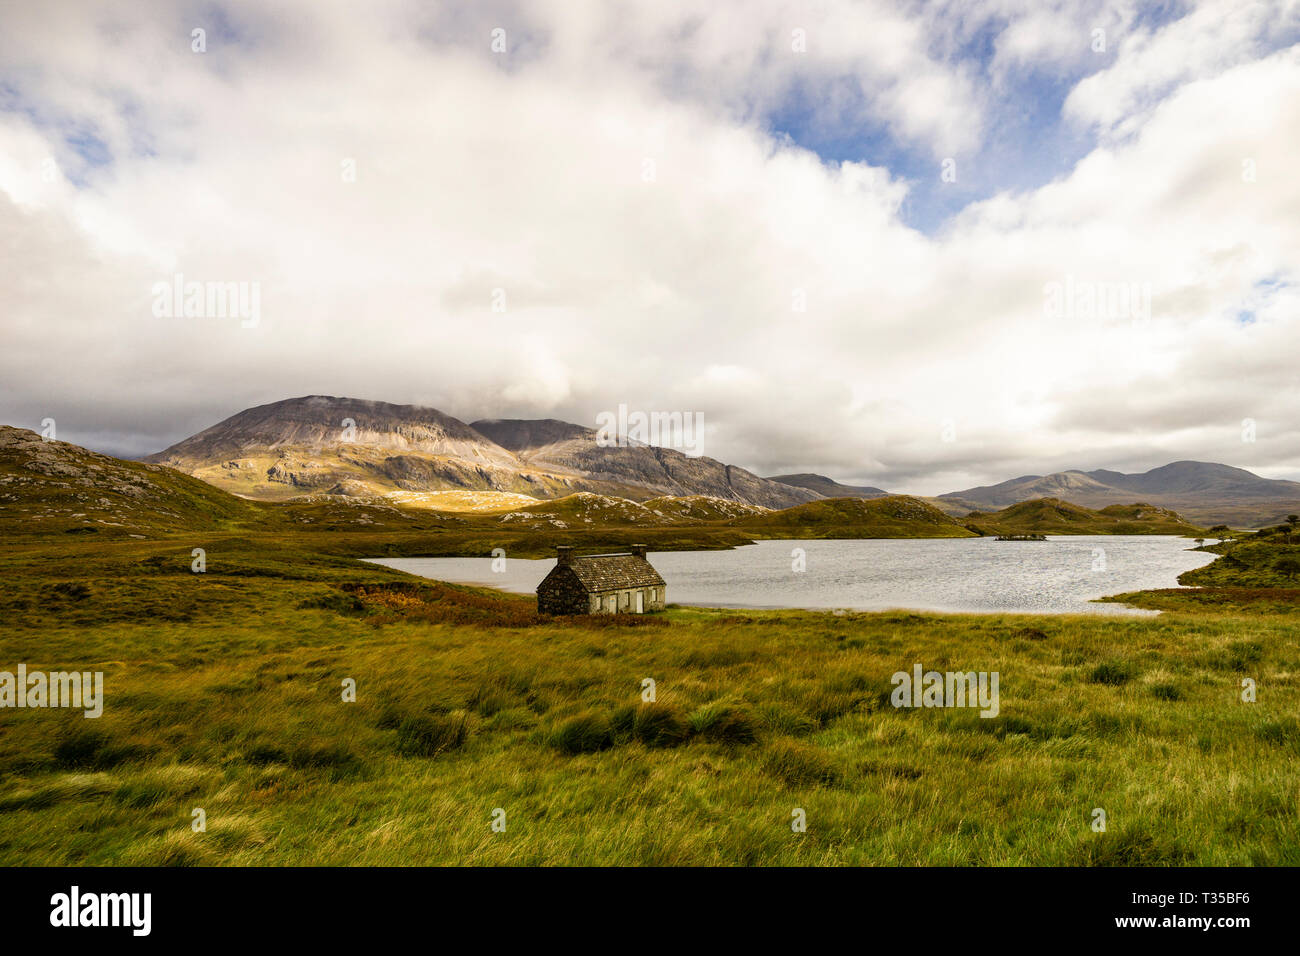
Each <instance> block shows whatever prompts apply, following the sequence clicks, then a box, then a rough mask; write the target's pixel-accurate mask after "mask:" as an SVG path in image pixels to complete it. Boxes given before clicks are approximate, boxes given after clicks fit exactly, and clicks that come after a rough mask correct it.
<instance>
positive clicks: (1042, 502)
mask: <svg viewBox="0 0 1300 956" xmlns="http://www.w3.org/2000/svg"><path fill="white" fill-rule="evenodd" d="M962 523H963V524H965V525H966V527H968V528H973V529H975V530H978V531H982V532H983V533H984V534H1029V533H1037V534H1181V535H1195V534H1198V533H1200V532H1201V529H1200V528H1198V527H1196V526H1195V525H1193V524H1191V523H1189V522H1187V521H1185V520H1184V519H1183V517H1182V516H1181V515H1179V514H1178V513H1177V512H1175V511H1170V510H1169V509H1167V508H1157V507H1155V506H1153V505H1148V504H1131V505H1107V506H1106V507H1105V508H1102V509H1101V510H1099V511H1094V510H1092V509H1091V508H1084V507H1081V506H1080V505H1076V504H1071V503H1070V502H1068V501H1062V500H1060V499H1059V498H1038V499H1035V500H1033V501H1022V502H1020V503H1019V504H1015V505H1012V506H1011V507H1009V508H1004V509H1002V510H1001V511H995V512H992V513H981V512H974V513H972V514H970V515H968V516H967V517H966V518H965V519H964V520H963V522H962Z"/></svg>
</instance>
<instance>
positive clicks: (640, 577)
mask: <svg viewBox="0 0 1300 956" xmlns="http://www.w3.org/2000/svg"><path fill="white" fill-rule="evenodd" d="M567 566H568V567H569V568H570V569H572V571H573V573H574V574H576V575H577V576H578V582H579V583H580V584H581V585H582V586H583V587H584V588H586V589H587V590H588V591H614V590H618V589H619V588H649V587H663V586H664V579H663V578H661V577H660V576H659V572H658V571H656V570H655V569H654V568H653V567H651V566H650V562H649V561H647V560H646V559H645V558H639V557H637V556H636V555H633V554H593V555H587V556H584V557H574V558H572V559H570V562H569V564H568V565H567ZM557 570H558V568H557Z"/></svg>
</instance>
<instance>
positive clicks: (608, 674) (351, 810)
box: [0, 534, 1300, 865]
mask: <svg viewBox="0 0 1300 956" xmlns="http://www.w3.org/2000/svg"><path fill="white" fill-rule="evenodd" d="M191 537H192V536H187V538H186V540H184V541H182V540H180V539H175V540H166V539H164V540H151V541H137V540H130V539H128V540H118V541H94V542H89V541H86V540H85V539H84V538H80V537H78V538H76V539H75V540H67V539H66V538H65V539H64V540H58V541H53V540H51V539H48V538H41V537H32V538H30V539H27V541H26V543H24V544H15V543H13V542H12V541H11V542H10V543H9V544H8V545H7V546H6V547H5V549H4V551H3V553H0V579H2V580H3V581H4V582H5V588H4V590H3V594H2V595H0V616H2V618H3V621H4V625H5V626H4V630H3V632H0V670H4V669H9V670H12V669H13V668H14V667H15V666H16V665H17V664H18V663H19V662H22V663H25V664H26V665H27V667H28V669H29V671H31V670H49V671H53V670H63V669H77V670H100V671H103V672H104V674H105V706H104V715H103V717H101V718H99V719H98V720H93V719H90V720H88V719H85V718H84V717H82V716H81V714H80V712H70V711H57V710H32V709H24V710H4V711H0V778H2V779H3V782H2V783H0V863H3V864H5V865H35V864H91V865H99V864H144V865H169V864H214V865H224V864H255V865H286V864H541V863H547V864H759V865H768V864H774V865H775V864H942V865H947V864H1049V865H1081V864H1082V865H1088V864H1103V865H1106V864H1133V865H1165V864H1211V865H1219V864H1229V865H1247V864H1258V865H1278V864H1292V865H1294V864H1300V773H1298V772H1297V771H1300V720H1298V719H1297V714H1300V609H1297V606H1296V604H1295V601H1294V592H1291V593H1288V592H1287V591H1286V590H1285V589H1283V588H1266V589H1265V591H1266V592H1267V595H1268V596H1267V600H1266V601H1264V600H1263V599H1258V600H1252V599H1250V598H1249V597H1248V596H1247V592H1249V593H1250V594H1256V595H1257V594H1258V593H1260V590H1259V589H1258V588H1256V589H1255V590H1254V591H1250V589H1248V588H1238V589H1237V590H1238V591H1239V592H1241V593H1239V594H1238V595H1237V598H1236V599H1235V600H1233V601H1228V600H1220V601H1217V602H1215V601H1202V600H1198V599H1196V598H1194V597H1192V596H1190V595H1188V594H1182V595H1179V594H1171V593H1168V592H1164V593H1163V596H1162V594H1161V593H1160V592H1156V593H1154V594H1152V595H1144V596H1142V598H1140V599H1138V600H1139V601H1143V600H1145V601H1148V602H1153V603H1154V604H1155V605H1156V606H1164V607H1167V608H1169V610H1168V611H1167V612H1166V613H1165V614H1163V615H1161V616H1160V617H1158V618H1149V619H1148V618H1143V619H1135V618H1133V619H1111V618H1105V617H1101V616H1087V617H1084V616H1080V617H1015V616H1006V617H1000V616H944V615H932V614H903V613H892V614H856V613H844V614H836V613H811V612H799V611H788V612H759V613H738V612H735V611H715V610H697V609H689V608H673V609H670V611H669V612H668V613H666V614H664V615H657V616H654V617H647V618H617V619H608V618H604V619H602V618H595V619H573V620H569V621H557V620H552V619H545V618H539V617H538V616H537V615H536V614H535V611H534V602H533V601H532V600H531V599H529V598H521V597H515V596H509V595H503V594H498V593H495V592H491V591H485V590H478V589H473V588H463V587H454V586H449V585H439V584H436V583H432V582H423V581H419V580H417V579H413V578H408V577H405V576H403V575H400V574H397V573H396V572H392V571H389V570H387V569H385V568H382V567H378V566H375V565H367V564H361V563H358V562H355V561H353V560H351V559H350V558H347V557H343V556H330V555H324V554H321V553H320V549H313V550H308V549H307V548H306V547H305V546H304V544H303V541H304V538H303V536H301V535H298V536H295V535H288V534H286V535H269V534H268V535H262V536H258V535H253V534H248V535H230V536H225V537H221V536H210V537H209V538H208V539H205V543H206V545H207V570H206V572H205V573H203V574H195V573H193V572H192V571H191V570H190V567H191V561H192V558H191V547H192V545H193V541H192V540H191ZM329 537H330V536H329V535H321V534H317V535H315V536H314V537H312V538H310V540H312V541H316V542H318V543H321V544H323V543H325V541H326V540H327V539H329ZM1259 545H1260V543H1259V542H1254V543H1251V547H1256V546H1259ZM1243 546H1244V545H1243ZM1276 546H1277V547H1283V546H1282V545H1281V544H1277V545H1276ZM341 550H347V549H346V548H343V549H341ZM1261 560H1263V559H1261ZM1269 560H1273V559H1269ZM1265 563H1267V562H1265ZM1194 573H1207V572H1194ZM1212 573H1213V574H1215V575H1217V574H1218V573H1219V572H1212ZM1285 580H1286V578H1285V575H1283V578H1282V580H1272V581H1268V582H1265V583H1267V584H1273V585H1277V584H1280V583H1285ZM1218 583H1220V584H1222V582H1218ZM1261 602H1262V603H1261ZM1262 606H1264V607H1266V610H1261V607H1262ZM916 663H920V664H922V665H923V666H924V667H925V668H926V669H934V670H939V671H946V670H961V671H996V672H998V673H999V674H1000V691H1001V693H1000V698H1001V699H1000V713H999V715H998V716H997V717H995V718H991V719H985V718H981V717H980V716H978V713H977V711H975V710H972V709H955V708H950V709H943V708H939V709H916V710H909V709H896V708H895V707H893V706H891V704H890V701H889V694H890V691H891V689H892V686H891V683H890V677H891V675H892V674H894V673H895V672H897V671H908V670H910V669H911V668H912V666H913V665H914V664H916ZM646 678H651V679H653V680H654V681H655V685H656V688H655V689H656V698H657V699H656V701H655V702H654V703H652V704H651V703H644V702H643V700H642V686H643V684H642V682H643V680H644V679H646ZM1243 678H1251V679H1252V680H1254V681H1255V682H1256V684H1257V688H1258V699H1257V701H1256V702H1254V703H1244V702H1243V701H1242V700H1241V693H1242V688H1241V684H1242V680H1243ZM345 679H352V680H354V681H355V682H356V701H355V702H344V701H343V699H342V698H343V693H342V688H343V682H344V681H345ZM196 808H202V810H203V811H204V813H205V815H206V831H205V832H194V831H193V829H192V826H191V823H192V820H193V812H194V810H195V809H196ZM1097 808H1100V809H1102V810H1104V811H1105V814H1106V821H1107V827H1106V830H1105V832H1095V831H1094V829H1093V827H1092V823H1093V819H1094V810H1095V809H1097ZM498 809H500V810H502V811H504V819H505V830H504V832H494V830H493V828H492V823H493V820H494V811H496V810H498ZM796 809H799V810H802V811H803V812H804V814H805V816H806V822H807V829H806V832H794V831H793V830H792V827H791V823H792V820H793V819H794V813H795V811H796ZM496 819H498V820H499V819H500V815H499V814H498V815H497V816H496Z"/></svg>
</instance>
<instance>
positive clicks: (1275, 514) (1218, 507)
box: [936, 461, 1300, 527]
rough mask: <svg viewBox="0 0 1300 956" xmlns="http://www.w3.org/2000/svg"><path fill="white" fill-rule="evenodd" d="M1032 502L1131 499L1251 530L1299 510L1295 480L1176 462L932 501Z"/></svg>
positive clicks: (1027, 480) (1034, 479)
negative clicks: (1057, 499) (1141, 469)
mask: <svg viewBox="0 0 1300 956" xmlns="http://www.w3.org/2000/svg"><path fill="white" fill-rule="evenodd" d="M1035 498H1059V499H1063V500H1066V501H1069V502H1071V503H1073V504H1076V505H1082V506H1084V507H1086V508H1105V507H1107V506H1109V505H1114V504H1125V503H1131V502H1133V501H1134V500H1135V499H1136V500H1141V501H1145V502H1148V503H1150V504H1151V505H1153V506H1157V507H1162V508H1169V509H1172V510H1174V511H1177V512H1178V513H1179V514H1180V515H1182V517H1183V518H1185V519H1186V520H1188V521H1190V522H1195V523H1198V524H1202V525H1207V526H1208V525H1213V524H1219V523H1224V524H1229V525H1233V526H1237V527H1241V526H1245V527H1250V526H1255V525H1264V524H1276V523H1277V522H1279V521H1281V520H1283V519H1284V518H1285V516H1286V515H1287V514H1292V513H1297V512H1300V482H1294V481H1282V480H1278V479H1271V478H1261V477H1260V476H1259V475H1256V474H1253V473H1252V472H1249V471H1246V470H1245V469H1243V468H1234V467H1232V466H1230V465H1219V464H1214V463H1212V462H1200V461H1177V462H1173V463H1171V464H1168V465H1163V466H1161V467H1159V468H1153V469H1152V470H1151V471H1147V472H1143V473H1141V474H1125V473H1123V472H1118V471H1108V470H1105V469H1098V470H1096V471H1088V472H1085V471H1063V472H1056V473H1054V474H1050V475H1025V476H1023V477H1020V478H1012V479H1010V480H1008V481H1004V482H1001V483H999V484H996V485H984V486H981V487H978V488H967V489H966V490H964V491H955V492H951V493H949V494H946V495H940V496H939V497H938V499H936V501H937V502H940V503H942V504H941V507H943V508H944V509H945V510H947V511H949V512H950V513H961V512H969V511H996V510H999V509H1002V508H1006V507H1008V506H1009V505H1014V504H1018V503H1020V502H1022V501H1029V500H1032V499H1035Z"/></svg>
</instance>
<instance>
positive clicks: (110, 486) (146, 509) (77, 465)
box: [0, 425, 260, 537]
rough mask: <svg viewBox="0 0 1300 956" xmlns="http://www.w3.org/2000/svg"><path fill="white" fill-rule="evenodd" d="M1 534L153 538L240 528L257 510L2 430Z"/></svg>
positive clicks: (178, 477)
mask: <svg viewBox="0 0 1300 956" xmlns="http://www.w3.org/2000/svg"><path fill="white" fill-rule="evenodd" d="M0 505H2V507H0V533H3V534H5V535H15V534H23V533H38V534H41V533H45V534H48V533H65V534H87V535H95V536H96V537H123V536H127V535H143V536H147V535H152V534H156V533H159V532H166V531H179V530H189V529H204V530H206V529H219V528H228V527H236V526H239V525H241V524H243V523H245V522H252V521H255V520H256V519H257V518H258V517H259V516H260V515H259V508H258V507H257V505H255V504H254V503H252V502H248V501H243V500H241V499H239V498H236V497H234V496H233V495H229V494H227V493H226V492H224V491H221V490H220V489H218V488H214V487H212V486H211V485H209V484H207V483H206V482H203V481H199V480H198V479H197V478H191V477H190V476H189V475H183V474H181V473H180V472H176V471H172V470H171V469H170V468H163V467H160V466H158V465H150V464H143V463H141V462H135V461H122V460H121V459H118V458H110V457H109V456H108V455H100V454H98V453H96V452H93V451H88V450H87V449H85V448H82V447H80V446H78V445H70V444H68V443H67V442H61V441H45V440H44V439H43V438H42V437H41V436H40V435H38V434H36V433H35V432H33V431H28V430H27V429H25V428H10V427H9V426H6V425H0Z"/></svg>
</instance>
